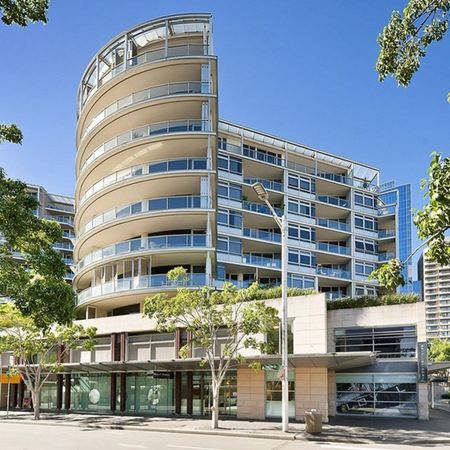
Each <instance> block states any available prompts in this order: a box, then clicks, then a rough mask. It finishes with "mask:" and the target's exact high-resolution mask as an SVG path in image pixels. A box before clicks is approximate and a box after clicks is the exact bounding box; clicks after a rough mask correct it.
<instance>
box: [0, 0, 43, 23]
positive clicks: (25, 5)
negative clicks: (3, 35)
mask: <svg viewBox="0 0 450 450" xmlns="http://www.w3.org/2000/svg"><path fill="white" fill-rule="evenodd" d="M47 9H48V0H0V14H1V17H2V22H3V23H4V24H6V25H12V24H16V25H20V26H21V27H26V26H27V25H29V24H30V23H32V22H43V23H47Z"/></svg>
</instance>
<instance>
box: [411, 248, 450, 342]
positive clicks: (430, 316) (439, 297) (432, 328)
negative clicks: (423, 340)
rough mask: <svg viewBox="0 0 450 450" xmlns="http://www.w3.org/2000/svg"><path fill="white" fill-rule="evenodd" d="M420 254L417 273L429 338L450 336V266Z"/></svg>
mask: <svg viewBox="0 0 450 450" xmlns="http://www.w3.org/2000/svg"><path fill="white" fill-rule="evenodd" d="M425 253H426V250H424V252H423V253H422V255H421V256H420V259H419V261H418V264H417V273H418V276H419V280H420V281H421V283H422V295H423V300H424V301H425V312H426V325H427V339H434V338H439V339H447V338H450V266H441V265H439V264H438V263H436V262H433V261H431V260H430V259H429V258H427V257H426V256H425Z"/></svg>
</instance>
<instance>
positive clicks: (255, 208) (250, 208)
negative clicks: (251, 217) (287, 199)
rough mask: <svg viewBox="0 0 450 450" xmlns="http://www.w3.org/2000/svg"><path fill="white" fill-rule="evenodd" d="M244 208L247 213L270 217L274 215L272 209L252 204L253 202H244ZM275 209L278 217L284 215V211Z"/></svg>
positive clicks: (259, 204) (260, 204)
mask: <svg viewBox="0 0 450 450" xmlns="http://www.w3.org/2000/svg"><path fill="white" fill-rule="evenodd" d="M242 208H244V209H246V210H247V211H252V212H257V213H260V214H267V215H269V216H271V215H272V212H271V211H270V209H269V208H268V207H267V206H266V205H264V204H263V203H252V202H247V201H243V202H242ZM273 209H274V210H275V212H276V213H277V214H278V216H280V217H281V216H282V215H283V211H282V210H281V208H277V207H274V208H273Z"/></svg>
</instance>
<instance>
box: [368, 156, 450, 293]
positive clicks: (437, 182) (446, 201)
mask: <svg viewBox="0 0 450 450" xmlns="http://www.w3.org/2000/svg"><path fill="white" fill-rule="evenodd" d="M427 175H428V178H426V179H423V180H422V181H421V184H420V188H421V189H422V190H425V194H424V197H425V199H427V200H428V202H427V204H426V205H425V206H424V207H423V209H422V210H419V211H417V212H416V214H415V217H414V224H415V225H416V227H417V235H418V237H419V239H421V240H422V241H423V242H422V244H421V245H419V246H418V247H417V248H416V249H415V250H414V251H413V252H412V253H411V254H410V255H408V257H407V258H406V259H405V260H404V261H400V260H399V259H398V258H394V259H391V260H390V261H388V262H387V263H385V264H382V265H381V266H380V267H379V268H378V269H377V270H375V271H374V272H372V273H371V274H370V277H369V278H371V279H377V280H378V282H379V284H380V285H381V286H383V287H385V288H386V289H387V290H389V291H392V290H395V289H396V288H397V287H398V286H404V285H405V280H404V278H403V275H402V271H403V269H404V267H405V264H406V263H407V262H408V261H409V260H410V259H411V258H412V257H413V256H414V255H415V254H416V253H417V252H418V251H419V250H420V249H421V248H423V247H424V246H428V250H427V252H426V256H427V257H429V258H430V259H431V260H433V261H436V262H437V263H439V264H441V265H444V266H445V265H449V264H450V243H449V242H447V241H446V239H445V233H446V231H447V230H448V229H450V157H443V156H442V155H441V154H439V153H433V155H432V158H431V163H430V166H429V168H428V171H427Z"/></svg>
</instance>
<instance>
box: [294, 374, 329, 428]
mask: <svg viewBox="0 0 450 450" xmlns="http://www.w3.org/2000/svg"><path fill="white" fill-rule="evenodd" d="M327 372H328V370H327V369H322V368H297V369H295V419H296V420H301V421H304V420H305V411H307V410H309V409H317V410H318V411H319V412H320V413H321V414H322V420H323V422H328V373H327Z"/></svg>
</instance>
